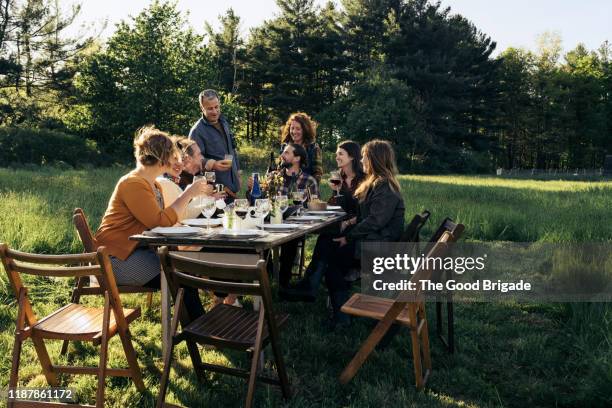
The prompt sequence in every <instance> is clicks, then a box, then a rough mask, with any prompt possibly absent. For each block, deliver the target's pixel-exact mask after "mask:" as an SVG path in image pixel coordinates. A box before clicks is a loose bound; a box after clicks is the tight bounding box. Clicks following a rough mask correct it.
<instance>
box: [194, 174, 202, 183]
mask: <svg viewBox="0 0 612 408" xmlns="http://www.w3.org/2000/svg"><path fill="white" fill-rule="evenodd" d="M204 178H205V176H202V175H196V176H193V181H192V183H195V182H197V181H200V180H202V179H204Z"/></svg>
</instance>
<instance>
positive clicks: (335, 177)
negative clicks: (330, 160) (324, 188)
mask: <svg viewBox="0 0 612 408" xmlns="http://www.w3.org/2000/svg"><path fill="white" fill-rule="evenodd" d="M329 182H330V183H332V184H333V185H334V186H335V187H338V186H340V185H342V175H341V174H340V172H339V171H332V172H330V173H329ZM334 197H342V194H340V190H335V195H334Z"/></svg>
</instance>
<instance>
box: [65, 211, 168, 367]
mask: <svg viewBox="0 0 612 408" xmlns="http://www.w3.org/2000/svg"><path fill="white" fill-rule="evenodd" d="M72 222H73V223H74V226H75V228H76V230H77V233H78V235H79V238H80V239H81V242H82V243H83V248H84V249H85V252H96V250H97V249H98V243H97V241H96V238H95V237H94V235H93V234H92V232H91V229H90V228H89V224H88V222H87V218H86V217H85V212H84V211H83V210H82V209H80V208H75V209H74V212H73V215H72ZM117 290H119V293H146V294H147V302H146V305H147V307H148V308H150V307H151V303H152V301H153V292H156V291H158V290H159V289H156V288H147V287H143V286H127V285H118V286H117ZM97 293H99V288H98V283H97V282H95V279H91V277H90V276H82V277H80V278H78V279H77V281H76V284H75V286H74V288H73V289H72V296H71V302H72V303H79V300H80V299H81V296H83V295H90V294H97ZM67 351H68V342H67V341H65V342H64V343H63V344H62V351H61V354H62V355H64V354H66V352H67Z"/></svg>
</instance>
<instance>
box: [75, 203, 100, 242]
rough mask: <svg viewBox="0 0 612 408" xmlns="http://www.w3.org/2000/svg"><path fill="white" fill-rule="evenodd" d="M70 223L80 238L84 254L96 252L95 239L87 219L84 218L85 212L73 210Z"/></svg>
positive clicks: (78, 209) (77, 209)
mask: <svg viewBox="0 0 612 408" xmlns="http://www.w3.org/2000/svg"><path fill="white" fill-rule="evenodd" d="M72 222H73V223H74V226H75V228H76V230H77V233H78V234H79V238H81V242H82V243H83V247H84V248H85V252H96V250H97V249H98V243H97V241H96V238H95V237H94V236H93V234H92V233H91V229H90V228H89V224H88V223H87V218H85V212H84V211H83V210H82V209H80V208H75V209H74V212H73V214H72Z"/></svg>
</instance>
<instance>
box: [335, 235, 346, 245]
mask: <svg viewBox="0 0 612 408" xmlns="http://www.w3.org/2000/svg"><path fill="white" fill-rule="evenodd" d="M334 242H337V243H338V246H340V248H342V247H343V246H345V245H346V244H347V243H348V242H347V241H346V237H340V238H334Z"/></svg>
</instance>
